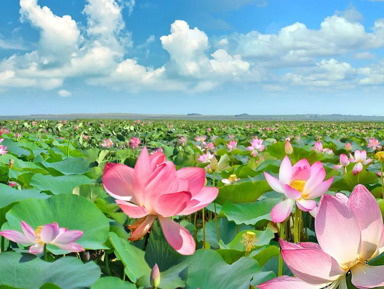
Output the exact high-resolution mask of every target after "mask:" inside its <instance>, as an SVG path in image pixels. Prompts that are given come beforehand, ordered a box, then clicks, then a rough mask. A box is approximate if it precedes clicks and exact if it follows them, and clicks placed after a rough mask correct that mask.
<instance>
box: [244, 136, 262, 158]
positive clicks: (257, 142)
mask: <svg viewBox="0 0 384 289" xmlns="http://www.w3.org/2000/svg"><path fill="white" fill-rule="evenodd" d="M264 149H265V146H264V145H263V140H262V139H258V138H257V137H255V138H254V139H253V140H252V141H251V145H250V146H249V147H247V150H248V151H250V152H251V155H252V156H253V157H256V156H257V155H258V154H259V152H262V151H263V150H264Z"/></svg>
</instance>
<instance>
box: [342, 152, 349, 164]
mask: <svg viewBox="0 0 384 289" xmlns="http://www.w3.org/2000/svg"><path fill="white" fill-rule="evenodd" d="M340 164H341V165H342V166H343V167H346V166H348V165H349V159H348V157H347V155H346V154H341V155H340Z"/></svg>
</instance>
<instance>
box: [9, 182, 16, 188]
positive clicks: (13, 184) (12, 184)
mask: <svg viewBox="0 0 384 289" xmlns="http://www.w3.org/2000/svg"><path fill="white" fill-rule="evenodd" d="M17 185H18V183H16V182H15V181H8V186H10V187H12V188H13V187H16V186H17Z"/></svg>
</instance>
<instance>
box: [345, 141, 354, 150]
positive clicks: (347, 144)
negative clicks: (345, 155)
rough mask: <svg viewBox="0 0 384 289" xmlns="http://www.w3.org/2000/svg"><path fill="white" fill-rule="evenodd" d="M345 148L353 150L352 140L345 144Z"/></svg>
mask: <svg viewBox="0 0 384 289" xmlns="http://www.w3.org/2000/svg"><path fill="white" fill-rule="evenodd" d="M345 150H346V151H350V150H352V145H351V143H350V142H347V143H346V144H345Z"/></svg>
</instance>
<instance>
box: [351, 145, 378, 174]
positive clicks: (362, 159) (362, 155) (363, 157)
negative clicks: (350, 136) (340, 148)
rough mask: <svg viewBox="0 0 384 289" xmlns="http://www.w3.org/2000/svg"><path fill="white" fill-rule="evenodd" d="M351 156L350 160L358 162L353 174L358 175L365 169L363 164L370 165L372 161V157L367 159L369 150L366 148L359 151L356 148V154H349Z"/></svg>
mask: <svg viewBox="0 0 384 289" xmlns="http://www.w3.org/2000/svg"><path fill="white" fill-rule="evenodd" d="M349 156H350V159H349V160H350V162H351V163H356V164H355V165H354V167H353V169H352V170H353V174H354V175H357V174H358V173H360V172H361V171H362V170H363V165H368V164H369V163H370V162H372V161H373V160H372V159H367V152H366V151H365V150H363V151H359V150H355V153H354V155H352V154H349Z"/></svg>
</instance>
